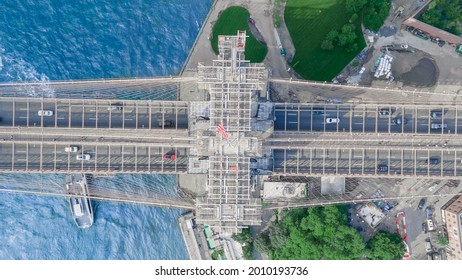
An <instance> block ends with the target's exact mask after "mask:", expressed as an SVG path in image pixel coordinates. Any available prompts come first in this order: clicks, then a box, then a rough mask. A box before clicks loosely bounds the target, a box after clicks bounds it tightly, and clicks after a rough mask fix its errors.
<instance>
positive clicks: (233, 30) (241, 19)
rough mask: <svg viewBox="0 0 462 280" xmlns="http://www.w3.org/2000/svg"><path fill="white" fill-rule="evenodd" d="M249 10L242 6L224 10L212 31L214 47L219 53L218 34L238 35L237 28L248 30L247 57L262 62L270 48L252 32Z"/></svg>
mask: <svg viewBox="0 0 462 280" xmlns="http://www.w3.org/2000/svg"><path fill="white" fill-rule="evenodd" d="M249 15H250V14H249V12H248V11H247V10H246V9H245V8H242V7H230V8H228V9H226V10H224V11H223V12H222V14H221V15H220V17H219V18H218V20H217V22H216V23H215V26H214V27H213V31H212V38H211V42H212V48H213V51H214V52H215V53H216V54H218V36H219V35H236V34H237V30H247V36H248V37H247V41H246V46H245V57H246V58H247V59H249V60H250V61H251V62H262V61H263V59H265V56H266V54H267V53H268V48H267V47H266V46H265V45H262V44H261V43H260V42H258V41H257V39H255V37H254V36H253V35H252V32H250V29H249V24H248V19H249Z"/></svg>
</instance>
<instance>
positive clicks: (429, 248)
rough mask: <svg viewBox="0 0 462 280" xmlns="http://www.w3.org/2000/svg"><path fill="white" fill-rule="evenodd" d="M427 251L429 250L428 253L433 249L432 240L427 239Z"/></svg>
mask: <svg viewBox="0 0 462 280" xmlns="http://www.w3.org/2000/svg"><path fill="white" fill-rule="evenodd" d="M425 251H427V253H428V252H431V251H432V244H431V243H430V241H425Z"/></svg>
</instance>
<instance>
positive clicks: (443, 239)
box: [438, 235, 449, 246]
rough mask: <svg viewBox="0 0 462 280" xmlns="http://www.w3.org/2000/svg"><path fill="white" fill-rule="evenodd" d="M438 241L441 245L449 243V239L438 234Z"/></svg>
mask: <svg viewBox="0 0 462 280" xmlns="http://www.w3.org/2000/svg"><path fill="white" fill-rule="evenodd" d="M438 243H440V245H442V246H446V245H448V244H449V240H448V238H447V237H445V236H444V235H439V236H438Z"/></svg>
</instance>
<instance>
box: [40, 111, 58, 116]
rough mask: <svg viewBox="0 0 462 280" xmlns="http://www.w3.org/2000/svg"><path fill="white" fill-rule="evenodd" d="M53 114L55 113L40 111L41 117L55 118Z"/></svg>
mask: <svg viewBox="0 0 462 280" xmlns="http://www.w3.org/2000/svg"><path fill="white" fill-rule="evenodd" d="M53 113H54V112H53V111H51V110H40V111H38V115H39V116H44V117H51V116H53Z"/></svg>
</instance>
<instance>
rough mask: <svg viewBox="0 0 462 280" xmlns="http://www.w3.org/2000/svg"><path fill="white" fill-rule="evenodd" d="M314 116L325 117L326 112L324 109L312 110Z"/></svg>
mask: <svg viewBox="0 0 462 280" xmlns="http://www.w3.org/2000/svg"><path fill="white" fill-rule="evenodd" d="M312 112H313V115H325V114H326V112H325V111H324V108H313V110H312Z"/></svg>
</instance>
